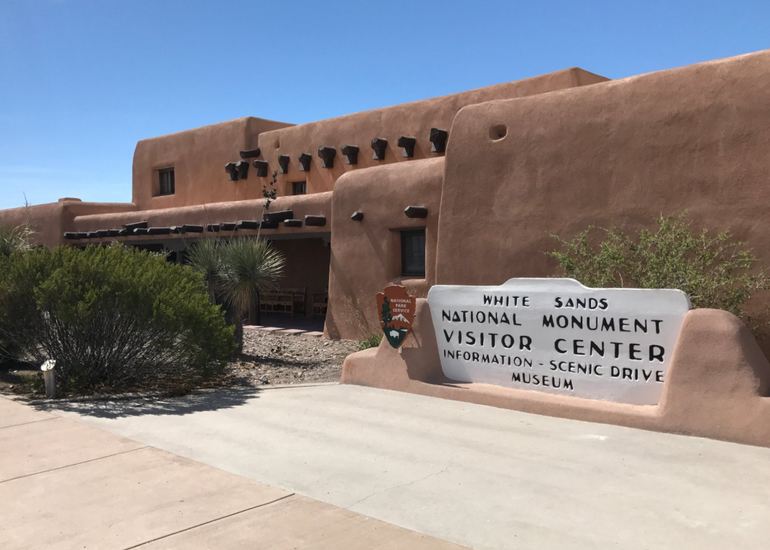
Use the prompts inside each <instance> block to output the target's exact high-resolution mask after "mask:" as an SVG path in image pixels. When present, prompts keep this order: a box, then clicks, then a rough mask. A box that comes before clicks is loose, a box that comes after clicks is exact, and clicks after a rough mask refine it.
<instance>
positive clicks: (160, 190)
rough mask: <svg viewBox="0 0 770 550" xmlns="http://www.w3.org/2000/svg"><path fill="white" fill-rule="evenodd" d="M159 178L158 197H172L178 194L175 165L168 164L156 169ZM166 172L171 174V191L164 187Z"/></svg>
mask: <svg viewBox="0 0 770 550" xmlns="http://www.w3.org/2000/svg"><path fill="white" fill-rule="evenodd" d="M156 173H157V178H158V193H157V195H156V197H170V196H172V195H176V171H175V170H174V167H173V166H167V167H165V168H158V169H157V170H156ZM165 174H171V191H170V192H168V190H166V192H164V188H163V183H164V182H163V176H164V175H165Z"/></svg>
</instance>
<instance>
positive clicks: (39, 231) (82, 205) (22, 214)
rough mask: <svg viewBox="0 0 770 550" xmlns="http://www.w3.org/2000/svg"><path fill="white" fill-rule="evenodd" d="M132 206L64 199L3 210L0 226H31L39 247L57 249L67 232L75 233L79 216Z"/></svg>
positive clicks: (130, 208) (126, 208) (114, 210)
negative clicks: (75, 224) (74, 228)
mask: <svg viewBox="0 0 770 550" xmlns="http://www.w3.org/2000/svg"><path fill="white" fill-rule="evenodd" d="M133 209H134V206H133V205H132V204H121V203H95V202H81V201H80V200H79V199H60V200H59V201H58V202H53V203H48V204H38V205H34V206H25V207H20V208H10V209H7V210H0V225H3V226H11V227H16V226H19V225H29V226H30V227H31V228H32V230H33V232H34V236H33V240H34V242H35V243H36V244H40V245H43V246H48V247H53V246H56V245H59V244H62V243H63V242H64V232H65V231H72V230H73V229H72V227H73V220H74V218H75V217H76V216H78V215H82V214H89V213H92V212H125V211H130V210H133Z"/></svg>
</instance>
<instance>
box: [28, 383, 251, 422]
mask: <svg viewBox="0 0 770 550" xmlns="http://www.w3.org/2000/svg"><path fill="white" fill-rule="evenodd" d="M258 395H259V389H258V388H256V387H236V388H228V389H217V390H198V391H196V392H194V393H192V394H189V395H185V396H181V397H138V396H122V397H94V398H88V399H73V400H66V399H63V400H55V401H32V402H30V403H29V404H30V405H31V406H32V407H34V408H36V409H38V410H43V411H49V412H57V411H59V412H73V413H77V414H80V415H84V416H94V417H98V418H120V417H127V416H142V415H146V414H149V415H185V414H191V413H196V412H204V411H217V410H220V409H229V408H232V407H237V406H239V405H242V404H243V403H245V402H246V401H247V400H249V399H254V398H256V397H258Z"/></svg>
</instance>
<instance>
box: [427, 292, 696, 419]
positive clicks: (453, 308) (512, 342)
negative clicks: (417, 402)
mask: <svg viewBox="0 0 770 550" xmlns="http://www.w3.org/2000/svg"><path fill="white" fill-rule="evenodd" d="M428 304H429V305H430V311H431V317H432V318H433V326H434V327H435V330H436V339H437V342H438V350H439V355H440V358H441V368H442V370H443V371H444V375H445V376H446V377H447V378H449V379H451V380H455V381H458V382H481V383H486V384H497V385H500V386H508V387H513V388H521V389H528V390H536V391H544V392H550V393H557V394H562V395H571V396H575V397H584V398H588V399H603V400H608V401H618V402H622V403H634V404H638V405H654V404H656V403H657V402H658V400H659V399H660V393H661V389H662V387H663V382H664V381H665V379H666V372H667V369H668V366H669V365H670V363H671V355H672V353H673V350H674V345H675V343H676V340H677V337H678V336H679V330H680V328H681V326H682V320H683V319H684V315H685V313H687V311H688V310H689V309H690V301H689V299H688V298H687V295H685V294H684V293H683V292H682V291H680V290H647V289H627V288H588V287H585V286H583V285H581V284H580V283H579V282H578V281H576V280H574V279H511V280H509V281H507V282H506V283H504V284H502V285H500V286H449V285H437V286H434V287H432V288H431V289H430V292H429V293H428Z"/></svg>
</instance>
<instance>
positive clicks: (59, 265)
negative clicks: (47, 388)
mask: <svg viewBox="0 0 770 550" xmlns="http://www.w3.org/2000/svg"><path fill="white" fill-rule="evenodd" d="M5 264H6V265H5V266H4V267H5V269H3V272H2V273H0V334H2V335H3V338H4V339H5V340H8V341H10V342H13V343H14V344H15V345H16V347H17V349H22V350H25V352H26V354H27V355H28V356H29V357H30V358H31V359H33V360H34V361H36V362H42V361H43V360H45V359H48V358H51V359H55V360H56V361H57V366H56V371H57V374H58V380H59V381H60V383H61V387H62V388H63V389H65V391H66V390H72V391H78V392H81V391H92V390H95V389H106V390H113V391H114V390H124V389H130V388H134V387H143V388H147V387H150V386H154V387H158V386H176V385H179V384H180V383H181V384H184V385H192V384H195V383H197V382H198V381H199V380H200V379H202V378H205V377H207V376H209V375H212V374H214V373H216V372H218V371H219V370H220V369H221V368H223V367H224V365H225V363H226V361H227V359H228V357H229V356H230V355H231V353H232V352H233V346H234V343H233V328H232V327H231V326H228V325H227V323H226V322H225V320H224V317H223V315H222V311H221V309H220V308H219V307H218V306H215V305H212V304H211V303H210V302H209V299H208V294H207V290H206V287H205V285H204V282H203V278H202V277H201V276H200V274H198V273H196V272H195V271H193V270H192V269H190V268H188V267H185V266H180V265H174V264H169V263H167V262H166V261H165V259H164V258H163V257H162V256H160V255H155V254H150V253H147V252H142V251H138V250H135V249H129V248H124V247H122V246H112V247H88V248H86V249H84V250H78V249H75V248H71V247H59V248H57V249H55V250H53V251H49V250H46V249H35V250H31V251H26V252H16V253H13V254H11V256H10V257H8V258H7V259H6V260H5Z"/></svg>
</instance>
